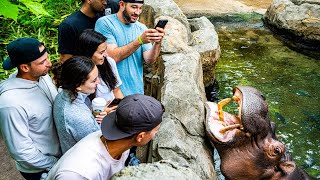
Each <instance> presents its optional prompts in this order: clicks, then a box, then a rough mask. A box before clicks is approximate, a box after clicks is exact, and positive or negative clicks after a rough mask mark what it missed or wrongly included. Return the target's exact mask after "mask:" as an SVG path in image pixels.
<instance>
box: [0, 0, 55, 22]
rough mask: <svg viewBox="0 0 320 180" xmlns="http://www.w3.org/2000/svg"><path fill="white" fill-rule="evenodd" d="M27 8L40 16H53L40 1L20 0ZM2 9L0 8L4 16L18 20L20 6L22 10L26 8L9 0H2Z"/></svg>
mask: <svg viewBox="0 0 320 180" xmlns="http://www.w3.org/2000/svg"><path fill="white" fill-rule="evenodd" d="M19 2H21V3H22V4H23V5H24V6H25V7H27V9H28V10H29V11H30V12H32V13H33V14H35V15H37V16H39V15H43V16H51V15H50V14H49V13H48V12H47V11H46V10H45V9H44V8H43V5H42V4H41V3H40V2H36V1H32V0H20V1H19ZM0 5H1V7H2V8H1V9H0V15H2V16H4V17H5V18H10V19H13V20H14V21H17V18H18V15H19V8H20V9H22V10H26V8H25V7H24V6H23V5H21V4H20V3H18V4H13V3H11V2H10V1H9V0H1V2H0Z"/></svg>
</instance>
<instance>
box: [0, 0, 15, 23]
mask: <svg viewBox="0 0 320 180" xmlns="http://www.w3.org/2000/svg"><path fill="white" fill-rule="evenodd" d="M0 7H1V8H0V15H2V16H4V17H5V18H10V19H13V20H14V21H17V18H18V14H19V8H18V6H17V5H15V4H11V3H10V1H9V0H0Z"/></svg>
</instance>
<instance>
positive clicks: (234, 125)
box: [219, 124, 243, 133]
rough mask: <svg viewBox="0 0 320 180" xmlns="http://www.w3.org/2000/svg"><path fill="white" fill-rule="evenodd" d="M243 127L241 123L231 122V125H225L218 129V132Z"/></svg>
mask: <svg viewBox="0 0 320 180" xmlns="http://www.w3.org/2000/svg"><path fill="white" fill-rule="evenodd" d="M237 128H239V129H243V126H242V125H241V124H233V125H229V126H226V127H224V128H222V129H220V131H219V133H226V132H227V131H230V130H233V129H237Z"/></svg>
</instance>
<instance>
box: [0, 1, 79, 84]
mask: <svg viewBox="0 0 320 180" xmlns="http://www.w3.org/2000/svg"><path fill="white" fill-rule="evenodd" d="M5 1H9V0H0V5H1V4H2V5H3V2H5ZM22 1H23V2H24V3H26V2H31V1H32V2H36V0H22ZM22 1H21V0H20V2H21V3H22ZM80 2H81V1H79V0H64V1H59V0H43V1H42V2H41V3H40V2H38V1H37V2H36V4H37V3H39V4H40V5H41V7H42V8H43V7H45V9H44V8H43V11H42V10H41V8H39V7H40V6H36V7H35V5H34V4H32V5H30V4H29V5H27V6H24V5H19V6H18V7H19V9H21V12H23V13H19V14H18V16H17V19H16V20H14V19H13V18H8V17H4V16H3V17H1V16H0V28H1V33H0V81H1V80H3V79H6V78H7V77H8V75H9V74H11V73H12V72H13V71H14V70H12V71H5V70H3V69H2V66H1V65H2V62H3V60H4V59H5V58H7V56H8V55H7V52H6V46H7V44H8V43H10V42H11V41H13V40H15V39H17V38H19V37H33V38H36V39H38V40H39V41H41V42H43V43H44V44H45V46H46V47H47V49H48V51H49V58H50V59H51V61H52V62H54V61H57V60H58V59H59V53H58V27H59V24H60V23H61V22H62V21H63V20H64V19H65V18H66V17H67V16H69V15H70V14H71V13H73V12H75V11H77V10H78V9H79V7H80ZM37 7H38V9H37ZM2 10H3V8H0V13H1V11H2ZM38 10H39V12H42V13H38V14H37V13H34V12H33V11H38ZM43 12H47V13H48V14H50V16H47V15H45V14H43ZM0 15H1V14H0Z"/></svg>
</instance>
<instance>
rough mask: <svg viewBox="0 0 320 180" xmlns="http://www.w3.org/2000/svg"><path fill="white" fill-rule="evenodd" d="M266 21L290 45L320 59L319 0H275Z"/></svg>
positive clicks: (265, 17)
mask: <svg viewBox="0 0 320 180" xmlns="http://www.w3.org/2000/svg"><path fill="white" fill-rule="evenodd" d="M264 22H265V23H266V24H267V25H268V26H269V27H270V29H271V30H273V31H274V32H275V33H276V34H278V35H280V37H281V38H282V39H283V40H285V42H286V43H287V44H288V45H289V46H291V47H293V48H295V49H296V50H298V51H300V52H302V53H306V54H309V55H311V56H313V57H316V58H319V59H320V1H319V0H274V1H273V2H272V4H271V5H270V7H269V8H268V10H267V12H266V13H265V15H264Z"/></svg>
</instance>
